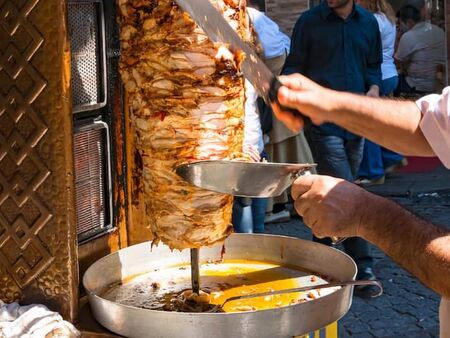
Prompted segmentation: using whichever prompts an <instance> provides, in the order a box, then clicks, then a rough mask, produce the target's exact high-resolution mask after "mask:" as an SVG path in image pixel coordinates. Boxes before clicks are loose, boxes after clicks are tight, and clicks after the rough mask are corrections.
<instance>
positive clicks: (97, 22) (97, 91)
mask: <svg viewBox="0 0 450 338" xmlns="http://www.w3.org/2000/svg"><path fill="white" fill-rule="evenodd" d="M103 15H104V14H103V6H102V2H101V1H98V0H97V1H95V0H93V1H92V0H91V1H86V0H81V1H79V0H78V1H77V0H72V1H69V5H68V20H69V35H70V41H71V52H72V67H71V69H72V79H71V85H72V104H73V112H74V113H78V112H82V111H89V110H94V109H99V108H101V107H103V106H105V104H106V65H105V61H106V60H105V24H104V17H103Z"/></svg>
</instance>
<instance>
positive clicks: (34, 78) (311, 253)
mask: <svg viewBox="0 0 450 338" xmlns="http://www.w3.org/2000/svg"><path fill="white" fill-rule="evenodd" d="M130 2H132V3H133V4H135V5H136V6H141V7H142V8H144V9H146V10H148V11H151V9H152V8H155V6H157V5H158V1H150V0H145V1H144V0H143V1H137V0H133V1H131V0H130ZM123 3H126V1H122V0H120V1H119V2H118V6H116V4H114V3H113V1H102V0H69V1H61V0H46V1H43V0H20V1H15V0H0V84H1V85H0V262H1V263H2V264H0V277H1V278H0V298H1V299H2V300H4V301H6V302H12V301H20V302H21V303H24V304H26V303H33V302H36V303H43V304H46V305H47V306H48V307H49V308H50V309H52V310H54V311H58V312H59V313H61V314H62V315H63V317H64V318H65V319H67V320H70V321H72V322H75V323H78V326H79V328H80V329H81V330H82V332H83V333H84V334H86V336H96V335H103V336H104V335H105V334H106V333H105V331H104V329H102V328H101V327H100V326H98V323H100V324H101V325H102V326H103V327H104V328H106V329H108V330H110V332H114V333H116V334H119V335H124V336H129V337H174V336H175V337H176V336H183V337H239V336H242V337H293V336H298V335H302V334H305V333H307V332H310V331H312V330H315V329H318V328H321V327H324V326H326V325H328V324H329V323H332V322H334V321H336V320H338V319H339V318H341V317H342V316H343V315H344V314H345V313H346V312H347V311H348V309H349V307H350V305H351V299H352V291H353V286H352V285H348V286H342V287H341V286H335V287H333V288H327V289H319V290H312V291H304V292H293V293H288V294H276V295H275V294H273V295H265V296H262V297H258V298H252V299H238V300H232V301H229V302H227V303H226V304H224V303H225V301H227V300H228V299H230V298H232V297H236V296H239V297H240V296H245V295H248V294H250V293H260V292H266V293H267V292H272V291H276V290H281V289H290V288H296V287H303V286H311V285H318V284H324V283H332V282H343V281H352V280H354V278H355V276H356V266H355V264H354V262H353V261H352V260H351V259H350V258H349V257H348V256H347V255H345V254H344V253H342V252H340V251H338V250H336V249H334V248H329V247H325V246H322V245H319V244H317V243H313V242H309V241H304V240H300V239H295V238H289V237H283V236H272V235H262V234H231V235H229V236H228V234H229V230H226V231H225V232H224V233H223V236H222V238H221V240H217V241H213V242H211V243H208V245H207V246H201V248H200V249H199V247H200V246H196V247H194V248H193V249H192V248H191V249H189V248H186V249H183V250H171V249H170V248H169V247H168V246H166V245H164V244H163V243H162V242H164V240H163V241H162V242H161V241H158V240H155V235H154V234H153V233H152V231H150V227H149V225H148V215H147V214H146V208H145V201H146V199H145V198H146V197H145V195H146V190H145V189H146V187H145V182H146V181H145V175H144V174H143V170H144V168H145V162H146V161H151V158H150V159H146V158H143V156H142V155H143V153H142V151H141V150H142V149H140V148H139V147H140V144H139V140H138V139H137V138H136V135H137V134H138V131H137V130H136V123H135V120H134V119H135V118H136V117H135V116H133V114H132V112H130V105H129V95H130V93H129V91H128V90H127V88H126V86H127V84H126V83H123V82H122V81H121V80H120V76H119V59H120V57H121V55H123V49H122V50H121V48H120V39H121V35H120V29H119V24H118V20H117V18H118V17H119V16H120V15H121V14H120V5H121V4H123ZM224 4H225V5H230V6H243V5H244V3H243V2H242V1H241V2H237V3H234V2H233V1H225V2H224ZM239 14H240V13H237V14H236V15H237V16H235V18H237V19H236V20H237V21H239V20H240V19H239ZM122 15H123V13H122ZM136 20H137V21H136V22H138V23H139V17H138V16H136ZM140 24H143V23H142V22H141V23H140ZM147 24H149V25H151V24H152V23H151V22H150V23H147ZM122 28H123V27H122ZM122 32H123V30H122ZM122 40H123V39H122ZM122 47H123V46H122ZM206 68H207V67H206ZM204 70H206V71H208V69H204ZM224 71H225V72H226V69H224ZM236 76H237V75H236V74H232V77H231V78H232V79H233V81H235V82H233V83H234V84H236V83H241V86H242V88H241V90H240V91H239V93H238V94H237V95H238V96H239V95H241V96H242V93H243V84H242V79H241V80H239V79H238V77H236ZM124 87H125V89H124ZM158 113H159V114H160V117H161V118H163V115H162V113H161V112H158ZM239 128H240V129H239ZM236 130H238V131H239V130H240V133H241V134H242V126H240V127H239V126H238V127H237V129H236ZM238 134H239V133H238ZM238 134H236V135H238ZM237 137H239V135H238V136H237ZM240 137H242V135H241V136H240ZM174 175H175V174H174ZM180 180H181V179H180ZM186 184H187V183H186ZM147 195H148V194H147ZM226 198H227V201H228V202H227V203H228V205H230V203H231V198H230V197H226ZM226 217H229V213H228V216H226ZM226 226H227V228H226V229H229V225H226ZM156 239H157V238H156ZM157 242H159V243H157ZM83 275H84V277H83V278H81V277H80V276H83ZM81 279H82V283H81ZM189 290H194V291H197V292H192V291H189ZM193 294H198V297H199V298H200V299H192V297H194V296H193ZM194 298H195V297H194ZM186 300H188V301H186ZM191 300H193V302H191ZM205 300H206V301H205ZM88 302H89V304H88ZM93 318H95V320H94V319H93ZM111 336H113V334H112V333H111Z"/></svg>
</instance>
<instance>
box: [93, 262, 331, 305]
mask: <svg viewBox="0 0 450 338" xmlns="http://www.w3.org/2000/svg"><path fill="white" fill-rule="evenodd" d="M200 275H201V277H200V285H201V287H202V291H201V292H200V296H198V295H195V294H192V291H191V290H190V289H189V286H190V266H189V265H182V266H175V267H171V268H167V269H163V270H158V271H152V272H148V273H146V274H142V275H139V276H135V277H133V278H131V279H128V280H125V281H123V282H122V283H121V284H120V285H113V286H111V288H110V289H108V290H107V291H105V292H104V293H103V294H102V297H103V298H106V299H108V300H111V301H114V302H117V303H120V304H123V305H130V306H135V307H138V308H145V309H151V310H162V311H178V312H216V311H217V310H219V311H222V312H241V311H256V310H263V309H272V308H277V307H283V306H289V305H293V304H297V303H301V302H306V301H309V300H312V299H316V298H319V297H321V296H324V295H327V294H329V293H331V292H333V291H335V290H336V289H337V288H330V289H322V290H315V291H309V292H303V293H291V294H281V295H273V296H266V297H259V298H251V299H244V300H238V301H233V302H230V303H227V304H226V305H225V306H224V308H220V305H222V304H223V302H224V301H225V300H226V299H228V298H230V297H234V296H239V295H246V294H252V293H260V292H267V291H273V290H281V289H288V288H295V287H300V286H305V285H312V284H323V283H326V281H325V280H324V279H323V278H321V277H319V276H317V275H315V274H311V273H309V272H305V271H302V270H300V269H296V268H291V267H284V266H281V265H277V264H270V263H264V262H255V261H224V262H209V263H205V264H202V265H201V267H200ZM155 282H156V283H158V285H159V286H160V287H159V288H157V289H155V288H153V287H152V283H155Z"/></svg>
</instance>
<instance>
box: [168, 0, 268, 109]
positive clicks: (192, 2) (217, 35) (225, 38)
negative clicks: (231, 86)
mask: <svg viewBox="0 0 450 338" xmlns="http://www.w3.org/2000/svg"><path fill="white" fill-rule="evenodd" d="M175 2H176V3H177V4H178V5H179V6H180V7H181V8H182V9H183V10H185V11H186V12H188V13H189V15H190V16H191V18H192V19H193V20H194V21H195V22H196V23H197V24H198V25H199V26H200V27H201V28H202V29H203V31H204V32H205V33H206V35H208V37H209V38H210V39H211V40H213V41H214V42H224V43H226V44H228V45H229V46H230V48H231V49H232V50H233V51H240V52H242V53H244V54H245V58H244V60H243V61H242V62H241V63H240V70H241V71H242V73H243V74H244V76H245V78H246V79H247V80H249V81H250V82H251V83H252V85H253V86H254V87H255V89H256V91H257V92H258V94H259V96H261V97H263V98H264V100H265V101H266V102H267V103H268V102H269V101H270V100H269V92H270V89H271V84H272V81H273V79H274V75H273V74H272V72H271V71H270V69H269V68H267V66H266V65H265V64H264V62H263V61H262V60H261V59H260V58H259V57H258V55H257V54H256V53H255V52H254V51H253V49H252V48H250V46H248V45H247V44H246V43H245V42H244V41H242V40H241V38H240V37H239V35H238V34H237V33H236V32H235V31H234V30H233V28H231V26H230V25H229V24H228V22H227V21H226V20H225V19H224V17H223V16H222V14H220V13H219V12H218V11H217V9H216V8H215V7H214V6H213V5H212V4H211V3H210V2H209V1H208V0H175Z"/></svg>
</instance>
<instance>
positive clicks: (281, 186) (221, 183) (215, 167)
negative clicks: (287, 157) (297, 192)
mask: <svg viewBox="0 0 450 338" xmlns="http://www.w3.org/2000/svg"><path fill="white" fill-rule="evenodd" d="M314 166H315V165H314V164H294V163H292V164H291V163H270V162H240V161H228V160H206V161H196V162H190V163H186V164H182V165H180V166H178V167H177V168H176V169H175V171H176V173H177V174H178V175H179V176H181V177H182V178H183V179H184V180H186V181H187V182H189V183H191V184H193V185H195V186H197V187H199V188H203V189H207V190H212V191H216V192H221V193H225V194H230V195H234V196H241V197H274V196H279V195H281V194H282V193H283V191H284V190H286V189H287V188H288V187H289V186H290V185H291V184H292V183H293V182H294V180H295V179H296V178H297V177H298V175H300V174H304V173H306V172H307V171H308V170H310V169H311V168H313V167H314Z"/></svg>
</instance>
